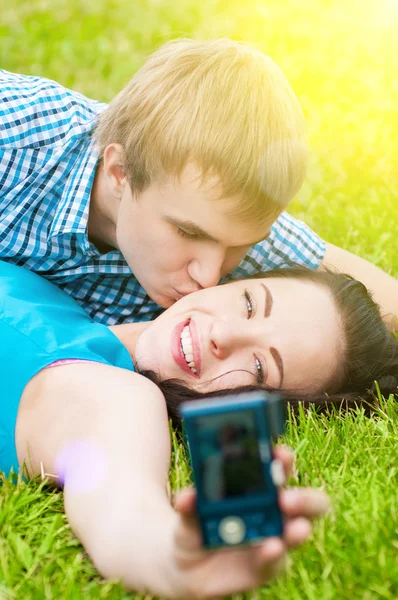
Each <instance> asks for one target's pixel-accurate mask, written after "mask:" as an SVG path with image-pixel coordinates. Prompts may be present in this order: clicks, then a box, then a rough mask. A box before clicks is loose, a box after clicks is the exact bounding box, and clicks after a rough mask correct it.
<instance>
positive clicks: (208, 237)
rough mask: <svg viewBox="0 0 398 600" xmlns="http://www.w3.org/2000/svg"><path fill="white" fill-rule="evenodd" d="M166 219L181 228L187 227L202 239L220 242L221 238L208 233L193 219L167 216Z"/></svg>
mask: <svg viewBox="0 0 398 600" xmlns="http://www.w3.org/2000/svg"><path fill="white" fill-rule="evenodd" d="M166 221H168V222H169V223H171V224H172V225H176V226H177V227H181V229H187V230H188V232H189V233H191V234H192V235H195V236H196V237H198V238H200V239H202V240H209V241H210V242H216V243H217V244H218V243H219V240H217V239H216V238H215V237H213V236H212V235H210V234H209V233H207V231H205V230H204V229H202V228H201V227H199V225H197V224H196V223H194V222H193V221H180V220H179V219H176V218H174V217H166Z"/></svg>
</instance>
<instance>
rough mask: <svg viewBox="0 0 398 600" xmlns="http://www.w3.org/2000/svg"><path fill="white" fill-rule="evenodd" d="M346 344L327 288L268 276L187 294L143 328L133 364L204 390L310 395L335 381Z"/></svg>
mask: <svg viewBox="0 0 398 600" xmlns="http://www.w3.org/2000/svg"><path fill="white" fill-rule="evenodd" d="M343 344H344V342H343V333H342V327H341V323H340V318H339V315H338V312H337V309H336V307H335V304H334V301H333V299H332V297H331V295H330V294H329V292H328V290H327V289H326V288H325V287H323V286H321V285H317V284H315V283H313V282H310V281H302V280H299V279H294V278H290V279H288V278H286V279H285V278H277V277H275V278H272V277H267V278H262V279H251V280H243V281H236V282H233V283H229V284H227V285H222V286H218V287H214V288H208V289H204V290H201V291H199V292H195V293H193V294H189V295H188V296H185V297H184V298H182V299H181V300H179V301H178V302H176V304H174V305H173V306H172V307H171V308H169V309H168V310H166V311H165V312H164V313H163V314H162V315H161V316H160V317H158V318H157V319H156V320H155V321H153V322H152V323H151V324H150V325H149V326H148V327H147V328H146V329H145V331H143V333H142V334H141V335H140V337H139V338H138V341H137V344H136V347H135V352H134V360H135V363H136V365H137V366H138V368H139V369H141V370H148V369H150V370H153V371H155V372H156V373H158V374H159V375H160V377H161V379H170V378H178V379H180V380H182V381H184V382H186V383H187V384H188V385H189V386H190V387H191V388H194V389H197V390H199V391H201V392H208V391H210V390H217V389H224V388H229V387H231V388H232V387H237V386H241V385H250V384H254V383H260V384H264V385H266V386H269V387H272V388H276V389H277V388H283V389H285V390H296V391H300V392H305V393H311V392H318V391H320V390H323V389H325V388H326V386H327V384H329V383H330V381H331V379H332V378H333V376H334V374H335V373H336V371H337V367H338V361H339V356H341V354H342V351H343V349H344V348H343Z"/></svg>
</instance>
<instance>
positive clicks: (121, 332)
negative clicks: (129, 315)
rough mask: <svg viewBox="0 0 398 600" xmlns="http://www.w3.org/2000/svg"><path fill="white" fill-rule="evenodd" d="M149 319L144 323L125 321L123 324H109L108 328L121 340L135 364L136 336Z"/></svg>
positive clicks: (147, 323)
mask: <svg viewBox="0 0 398 600" xmlns="http://www.w3.org/2000/svg"><path fill="white" fill-rule="evenodd" d="M150 323H151V322H150V321H146V322H144V323H125V324H123V325H110V326H109V327H108V329H109V330H110V331H112V333H113V334H114V335H115V336H116V337H117V338H118V339H119V340H120V341H121V342H122V344H123V346H125V347H126V348H127V350H128V352H129V354H130V356H131V358H132V360H133V363H134V364H136V359H135V348H136V345H137V341H138V338H139V337H140V335H141V334H142V332H143V331H145V329H146V328H147V327H148V326H149V325H150Z"/></svg>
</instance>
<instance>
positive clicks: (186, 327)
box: [171, 319, 202, 378]
mask: <svg viewBox="0 0 398 600" xmlns="http://www.w3.org/2000/svg"><path fill="white" fill-rule="evenodd" d="M171 353H172V356H173V358H174V360H175V362H176V363H177V365H178V366H179V367H180V368H181V369H182V370H183V371H185V372H186V373H189V374H190V375H192V376H193V377H195V378H199V377H200V373H201V367H202V356H201V354H202V353H201V348H200V341H199V335H198V331H197V327H196V325H195V323H194V321H193V319H187V320H185V321H183V322H182V323H179V324H178V325H177V326H176V327H175V328H174V330H173V334H172V341H171Z"/></svg>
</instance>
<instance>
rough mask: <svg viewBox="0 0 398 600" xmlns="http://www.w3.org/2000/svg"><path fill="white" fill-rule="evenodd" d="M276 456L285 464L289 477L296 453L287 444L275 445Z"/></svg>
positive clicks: (286, 473)
mask: <svg viewBox="0 0 398 600" xmlns="http://www.w3.org/2000/svg"><path fill="white" fill-rule="evenodd" d="M274 458H277V459H278V460H280V461H281V462H282V464H283V469H284V471H285V475H286V479H288V478H289V477H290V475H291V473H292V469H293V462H294V454H293V452H292V451H291V450H290V448H288V447H287V446H282V445H281V446H275V448H274Z"/></svg>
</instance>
